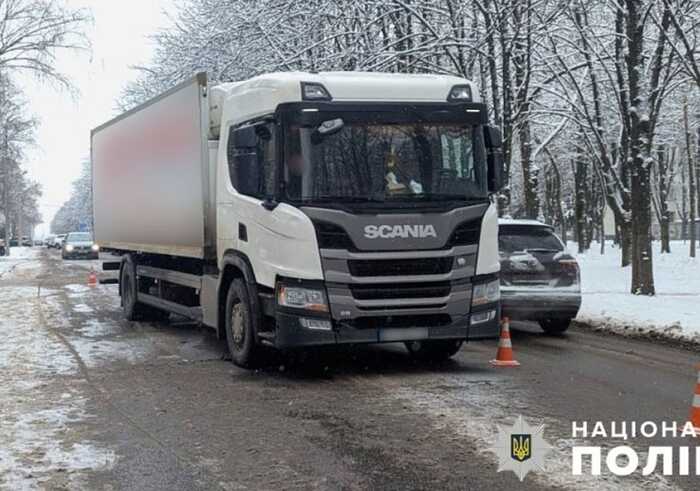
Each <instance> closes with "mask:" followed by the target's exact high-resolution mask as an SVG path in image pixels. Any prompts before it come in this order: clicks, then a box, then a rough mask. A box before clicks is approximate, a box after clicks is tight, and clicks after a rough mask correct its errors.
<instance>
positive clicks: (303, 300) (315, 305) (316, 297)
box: [277, 285, 328, 312]
mask: <svg viewBox="0 0 700 491" xmlns="http://www.w3.org/2000/svg"><path fill="white" fill-rule="evenodd" d="M277 304H278V305H280V306H281V307H291V308H294V309H304V310H311V311H314V312H328V302H326V294H325V293H324V292H323V290H320V289H317V288H304V287H300V286H290V285H280V286H279V287H278V289H277Z"/></svg>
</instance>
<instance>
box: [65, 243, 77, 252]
mask: <svg viewBox="0 0 700 491" xmlns="http://www.w3.org/2000/svg"><path fill="white" fill-rule="evenodd" d="M73 249H75V247H73V244H68V245H66V252H73Z"/></svg>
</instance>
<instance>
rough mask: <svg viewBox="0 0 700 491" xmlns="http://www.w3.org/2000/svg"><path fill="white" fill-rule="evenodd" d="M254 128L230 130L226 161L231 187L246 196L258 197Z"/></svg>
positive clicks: (259, 181)
mask: <svg viewBox="0 0 700 491" xmlns="http://www.w3.org/2000/svg"><path fill="white" fill-rule="evenodd" d="M256 145H257V136H256V133H255V127H254V126H245V127H243V128H231V129H230V130H229V141H228V161H229V169H230V171H231V178H232V181H233V182H232V184H233V187H234V188H236V191H238V192H239V193H241V194H244V195H246V196H253V197H256V198H258V197H260V184H261V175H260V163H259V162H258V153H257V148H256Z"/></svg>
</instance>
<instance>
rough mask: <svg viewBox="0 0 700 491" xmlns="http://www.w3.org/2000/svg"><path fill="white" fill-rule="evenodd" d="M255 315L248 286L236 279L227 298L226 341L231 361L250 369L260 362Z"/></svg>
mask: <svg viewBox="0 0 700 491" xmlns="http://www.w3.org/2000/svg"><path fill="white" fill-rule="evenodd" d="M254 315H255V313H254V312H253V309H252V308H251V302H250V296H249V294H248V288H247V287H246V284H245V283H244V282H243V280H242V279H240V278H236V279H234V280H233V281H232V282H231V286H230V287H229V289H228V295H227V296H226V341H227V343H228V349H229V352H230V353H231V361H233V363H235V364H236V365H238V366H241V367H246V368H250V367H252V366H254V365H255V364H256V363H258V362H259V361H260V350H261V348H260V346H258V345H257V343H256V341H255V319H254Z"/></svg>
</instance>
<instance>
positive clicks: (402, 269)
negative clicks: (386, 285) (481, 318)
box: [348, 257, 453, 277]
mask: <svg viewBox="0 0 700 491" xmlns="http://www.w3.org/2000/svg"><path fill="white" fill-rule="evenodd" d="M452 262H453V258H452V257H436V258H422V259H381V260H353V259H351V260H349V261H348V269H349V270H350V274H351V275H353V276H360V277H365V276H400V275H425V274H445V273H449V272H450V271H451V270H452Z"/></svg>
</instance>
